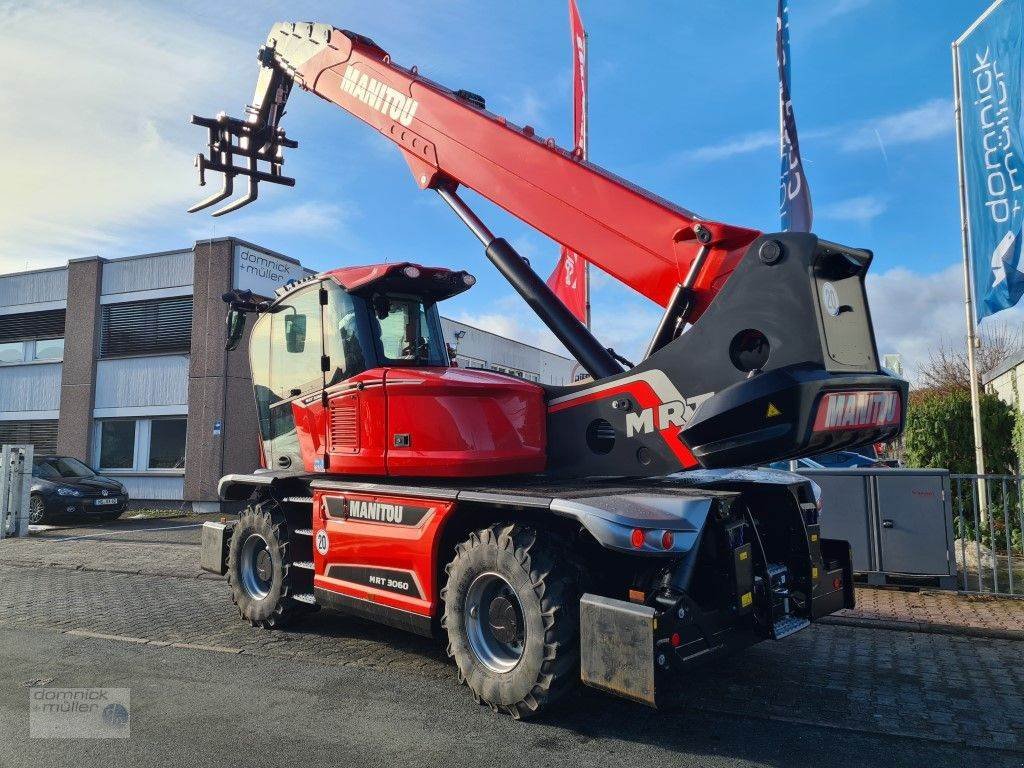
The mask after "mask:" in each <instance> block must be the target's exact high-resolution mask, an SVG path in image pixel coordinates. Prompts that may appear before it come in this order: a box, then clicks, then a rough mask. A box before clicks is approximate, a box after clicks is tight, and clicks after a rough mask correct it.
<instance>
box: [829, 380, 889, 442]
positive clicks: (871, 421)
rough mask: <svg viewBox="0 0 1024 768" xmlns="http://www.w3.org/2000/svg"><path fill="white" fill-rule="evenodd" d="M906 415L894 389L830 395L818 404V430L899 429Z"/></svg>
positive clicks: (832, 393) (831, 393) (833, 393)
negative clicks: (895, 427) (896, 427)
mask: <svg viewBox="0 0 1024 768" xmlns="http://www.w3.org/2000/svg"><path fill="white" fill-rule="evenodd" d="M902 414H903V412H902V408H901V403H900V395H899V393H898V392H895V391H892V390H881V391H861V392H829V393H828V394H827V395H825V396H824V397H823V398H821V402H820V403H819V404H818V413H817V414H816V416H815V418H814V431H815V432H839V431H845V430H849V429H874V428H878V427H888V426H898V425H899V423H900V419H901V417H902Z"/></svg>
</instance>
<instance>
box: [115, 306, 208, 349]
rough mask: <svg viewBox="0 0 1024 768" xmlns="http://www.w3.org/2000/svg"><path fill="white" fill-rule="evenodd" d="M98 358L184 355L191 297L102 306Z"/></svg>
mask: <svg viewBox="0 0 1024 768" xmlns="http://www.w3.org/2000/svg"><path fill="white" fill-rule="evenodd" d="M101 327H102V334H101V339H100V356H101V357H110V356H118V355H149V354H163V353H168V352H188V351H189V349H190V347H191V340H192V297H191V296H180V297H176V298H173V299H156V300H153V301H129V302H125V303H123V304H104V305H103V309H102V319H101Z"/></svg>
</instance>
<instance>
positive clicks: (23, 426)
mask: <svg viewBox="0 0 1024 768" xmlns="http://www.w3.org/2000/svg"><path fill="white" fill-rule="evenodd" d="M0 445H31V446H33V447H34V448H35V453H36V455H37V456H46V455H50V454H54V453H56V452H57V421H56V419H46V420H40V421H0Z"/></svg>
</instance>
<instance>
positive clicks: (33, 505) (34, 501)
mask: <svg viewBox="0 0 1024 768" xmlns="http://www.w3.org/2000/svg"><path fill="white" fill-rule="evenodd" d="M22 498H24V497H22ZM28 522H29V525H41V524H42V523H45V522H46V503H45V502H44V501H43V497H42V496H38V495H36V494H32V496H31V497H30V498H29V500H28Z"/></svg>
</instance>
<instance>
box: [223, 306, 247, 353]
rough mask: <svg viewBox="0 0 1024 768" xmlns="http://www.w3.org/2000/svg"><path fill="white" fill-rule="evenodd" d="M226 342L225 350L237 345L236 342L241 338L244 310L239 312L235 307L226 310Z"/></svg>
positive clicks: (243, 329) (243, 326)
mask: <svg viewBox="0 0 1024 768" xmlns="http://www.w3.org/2000/svg"><path fill="white" fill-rule="evenodd" d="M227 325H228V343H227V350H228V351H229V352H230V351H231V350H233V349H235V348H236V347H238V342H240V341H241V340H242V336H243V335H245V312H239V311H238V310H237V309H232V310H229V311H228V319H227Z"/></svg>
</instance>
